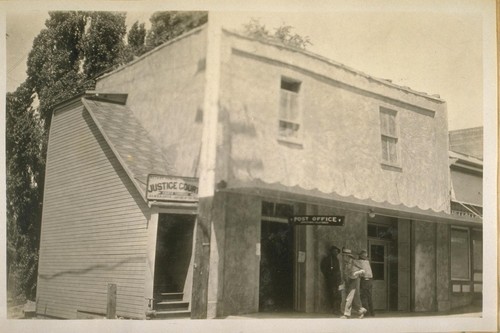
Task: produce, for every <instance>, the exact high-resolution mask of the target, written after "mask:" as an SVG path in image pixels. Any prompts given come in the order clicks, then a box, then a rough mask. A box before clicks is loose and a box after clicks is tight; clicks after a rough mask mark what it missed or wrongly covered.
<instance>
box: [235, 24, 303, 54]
mask: <svg viewBox="0 0 500 333" xmlns="http://www.w3.org/2000/svg"><path fill="white" fill-rule="evenodd" d="M274 30H275V31H274V33H271V32H270V31H269V30H267V28H266V26H265V25H264V24H261V23H260V21H259V20H258V19H255V18H252V19H251V20H250V22H248V23H246V24H244V25H243V31H244V33H245V34H246V35H247V36H250V37H253V38H256V39H263V40H270V41H274V42H279V43H281V44H283V45H286V46H289V47H293V48H298V49H302V50H304V49H306V48H307V46H308V45H312V43H311V41H310V40H309V37H308V36H301V35H298V34H296V33H292V30H293V27H292V26H291V25H286V24H283V25H281V26H279V27H278V28H275V29H274Z"/></svg>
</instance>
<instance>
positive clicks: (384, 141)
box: [379, 106, 401, 169]
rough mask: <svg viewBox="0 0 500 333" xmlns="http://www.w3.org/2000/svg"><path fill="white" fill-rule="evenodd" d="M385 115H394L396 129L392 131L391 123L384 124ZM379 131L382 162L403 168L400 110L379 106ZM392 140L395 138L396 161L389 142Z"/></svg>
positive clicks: (388, 117) (388, 116)
mask: <svg viewBox="0 0 500 333" xmlns="http://www.w3.org/2000/svg"><path fill="white" fill-rule="evenodd" d="M383 116H385V117H387V119H390V118H391V117H393V119H394V120H393V122H394V130H393V132H392V133H390V130H389V128H386V127H390V125H389V123H386V124H384V122H383ZM379 131H380V150H381V151H380V154H381V155H380V159H381V162H380V164H382V165H385V166H390V167H395V168H398V169H401V144H400V128H399V112H398V111H397V110H394V109H390V108H387V107H384V106H380V107H379ZM390 140H394V150H395V152H394V154H395V157H396V158H395V161H392V160H391V153H390V151H391V149H390V147H391V145H390V144H389V141H390ZM384 145H385V146H386V151H387V158H385V157H384Z"/></svg>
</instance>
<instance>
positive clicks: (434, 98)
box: [222, 28, 446, 103]
mask: <svg viewBox="0 0 500 333" xmlns="http://www.w3.org/2000/svg"><path fill="white" fill-rule="evenodd" d="M222 31H223V32H224V33H226V34H229V35H233V36H236V37H239V38H243V39H247V40H253V41H256V42H260V43H263V44H267V45H272V46H276V47H279V48H283V49H287V50H289V51H292V52H298V53H302V54H304V55H306V56H308V57H311V58H314V59H316V60H319V61H322V62H325V63H327V64H329V65H332V66H335V67H337V68H340V69H342V70H345V71H348V72H351V73H353V74H355V75H360V76H363V77H365V78H367V79H368V80H372V81H375V82H377V83H380V84H382V85H385V86H388V87H390V88H395V89H398V90H401V91H405V92H407V93H411V94H414V95H417V96H421V97H424V98H427V99H430V100H432V101H435V102H439V103H446V101H445V100H444V99H442V98H441V97H437V96H439V95H436V96H435V95H430V94H427V93H425V92H420V91H416V90H413V89H411V88H409V87H405V86H400V85H397V84H394V83H392V82H391V81H389V80H386V79H381V78H377V77H374V76H371V75H368V74H366V73H364V72H361V71H359V70H356V69H354V68H352V67H349V66H346V65H344V64H342V63H339V62H336V61H334V60H331V59H329V58H327V57H324V56H321V55H319V54H316V53H313V52H311V51H307V50H303V49H300V48H294V47H291V46H288V45H284V44H281V43H279V42H275V41H273V40H267V39H258V38H254V37H250V36H245V35H244V34H242V33H239V32H237V31H233V30H229V29H226V28H222Z"/></svg>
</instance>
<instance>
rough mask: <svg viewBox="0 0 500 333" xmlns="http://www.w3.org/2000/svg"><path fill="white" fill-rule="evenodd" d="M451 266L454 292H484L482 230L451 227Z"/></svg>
mask: <svg viewBox="0 0 500 333" xmlns="http://www.w3.org/2000/svg"><path fill="white" fill-rule="evenodd" d="M450 266H451V267H450V272H451V280H452V291H453V292H455V293H470V292H474V293H475V294H478V295H480V294H481V293H482V283H483V282H482V281H483V236H482V230H480V229H473V228H466V227H456V226H452V227H451V228H450Z"/></svg>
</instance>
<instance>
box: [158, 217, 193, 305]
mask: <svg viewBox="0 0 500 333" xmlns="http://www.w3.org/2000/svg"><path fill="white" fill-rule="evenodd" d="M195 219H196V216H195V215H181V214H160V215H159V220H158V235H157V240H156V259H155V274H154V275H155V276H154V294H155V300H161V297H160V295H162V294H165V293H170V294H172V293H176V294H179V295H181V294H182V293H183V292H184V290H185V287H186V284H187V283H190V281H187V280H188V276H189V274H188V273H189V265H190V263H191V256H192V247H193V230H194V224H195Z"/></svg>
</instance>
